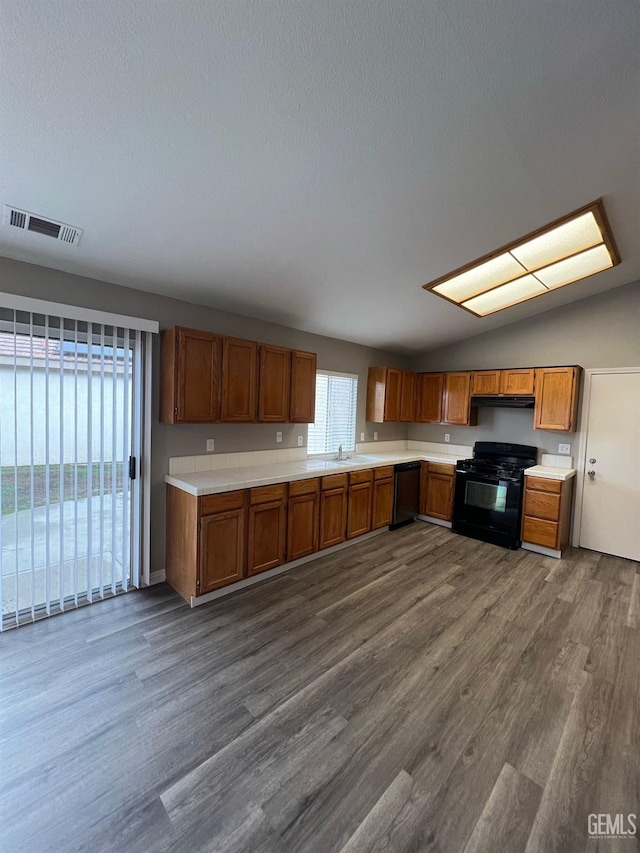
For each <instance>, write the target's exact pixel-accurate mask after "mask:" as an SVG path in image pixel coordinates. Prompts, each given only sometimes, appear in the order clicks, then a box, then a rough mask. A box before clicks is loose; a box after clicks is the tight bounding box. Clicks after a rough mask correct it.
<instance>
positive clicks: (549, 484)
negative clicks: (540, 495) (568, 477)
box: [525, 477, 562, 495]
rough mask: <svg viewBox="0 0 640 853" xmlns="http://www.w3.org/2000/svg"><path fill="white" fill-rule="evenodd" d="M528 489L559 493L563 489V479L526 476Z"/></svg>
mask: <svg viewBox="0 0 640 853" xmlns="http://www.w3.org/2000/svg"><path fill="white" fill-rule="evenodd" d="M525 482H526V490H527V491H535V492H553V493H554V494H556V495H559V494H560V492H561V491H562V480H545V479H544V478H543V477H525Z"/></svg>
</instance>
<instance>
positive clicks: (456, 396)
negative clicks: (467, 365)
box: [443, 372, 471, 425]
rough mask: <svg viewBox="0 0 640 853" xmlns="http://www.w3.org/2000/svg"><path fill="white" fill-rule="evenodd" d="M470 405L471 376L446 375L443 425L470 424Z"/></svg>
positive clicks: (462, 374)
mask: <svg viewBox="0 0 640 853" xmlns="http://www.w3.org/2000/svg"><path fill="white" fill-rule="evenodd" d="M470 405H471V374H470V373H468V372H467V373H445V375H444V418H443V423H445V424H465V425H466V424H469V422H470V417H469V414H470V410H469V407H470Z"/></svg>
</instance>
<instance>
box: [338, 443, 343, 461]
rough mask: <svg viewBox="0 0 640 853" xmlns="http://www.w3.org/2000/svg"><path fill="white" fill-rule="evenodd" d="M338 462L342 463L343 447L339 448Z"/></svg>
mask: <svg viewBox="0 0 640 853" xmlns="http://www.w3.org/2000/svg"><path fill="white" fill-rule="evenodd" d="M338 462H342V445H340V447H339V448H338Z"/></svg>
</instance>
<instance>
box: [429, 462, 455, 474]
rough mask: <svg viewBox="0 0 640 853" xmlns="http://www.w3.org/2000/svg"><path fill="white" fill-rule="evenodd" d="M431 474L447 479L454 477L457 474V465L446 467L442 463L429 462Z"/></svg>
mask: <svg viewBox="0 0 640 853" xmlns="http://www.w3.org/2000/svg"><path fill="white" fill-rule="evenodd" d="M429 473H430V474H444V475H445V476H447V477H453V475H454V474H455V473H456V466H455V465H445V464H443V463H442V462H429Z"/></svg>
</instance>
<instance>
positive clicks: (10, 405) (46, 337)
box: [0, 308, 148, 628]
mask: <svg viewBox="0 0 640 853" xmlns="http://www.w3.org/2000/svg"><path fill="white" fill-rule="evenodd" d="M146 338H147V335H146V333H145V332H141V331H140V330H134V329H129V328H124V327H117V326H107V325H104V324H100V323H94V322H90V321H87V322H85V321H82V320H78V319H72V320H65V319H64V318H60V317H53V316H50V315H42V314H35V313H30V312H22V311H20V310H14V309H2V308H0V518H1V525H0V591H1V595H2V614H1V616H0V628H6V627H10V626H13V625H16V624H21V623H22V622H27V621H32V620H34V619H37V618H38V617H40V616H45V615H51V614H52V613H55V612H59V611H63V610H65V609H69V608H71V607H77V606H78V605H80V604H85V603H91V602H93V601H95V600H98V599H102V598H105V597H107V596H112V595H116V594H118V593H120V592H125V591H127V590H128V589H131V588H133V587H137V586H139V585H140V562H141V548H142V541H141V540H142V522H141V510H142V500H141V498H142V492H141V486H140V482H141V481H140V467H141V466H140V460H141V458H142V442H143V420H144V408H145V407H144V396H145V395H144V387H143V384H144V381H145V371H144V365H145V346H148V342H147V340H146Z"/></svg>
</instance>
